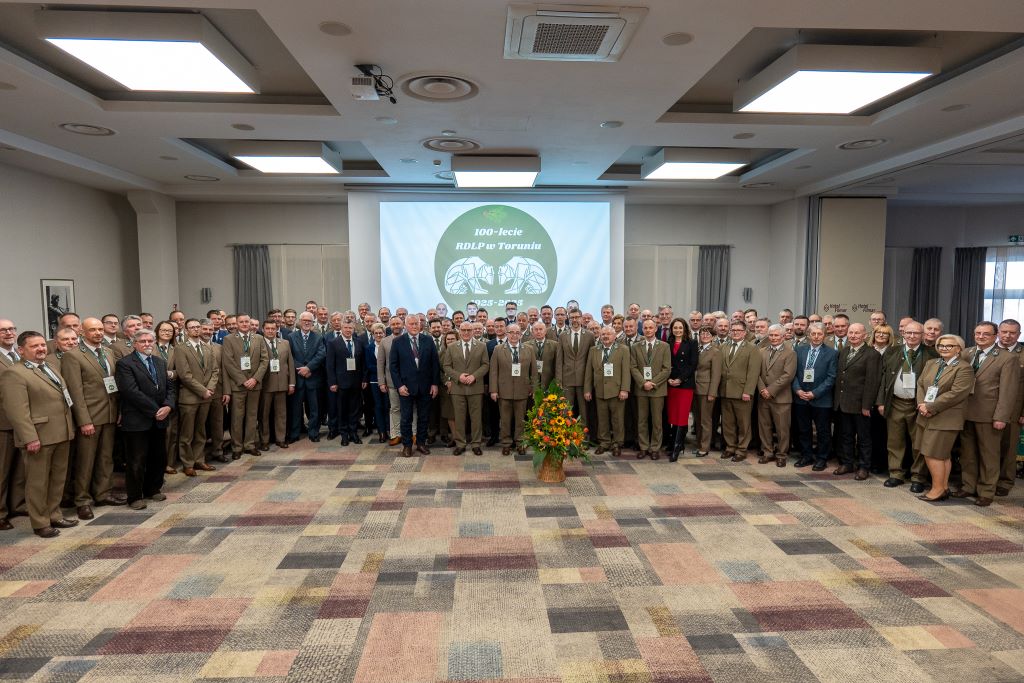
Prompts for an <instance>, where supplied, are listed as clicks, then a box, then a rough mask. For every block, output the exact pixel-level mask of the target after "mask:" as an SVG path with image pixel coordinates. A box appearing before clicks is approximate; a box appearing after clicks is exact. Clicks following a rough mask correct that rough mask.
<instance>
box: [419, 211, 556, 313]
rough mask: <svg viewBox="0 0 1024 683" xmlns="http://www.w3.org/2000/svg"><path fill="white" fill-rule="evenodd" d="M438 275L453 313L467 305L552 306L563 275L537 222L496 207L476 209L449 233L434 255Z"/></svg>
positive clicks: (440, 285) (460, 217) (443, 292)
mask: <svg viewBox="0 0 1024 683" xmlns="http://www.w3.org/2000/svg"><path fill="white" fill-rule="evenodd" d="M434 275H435V277H436V279H437V286H438V288H439V289H440V290H441V293H442V295H443V296H444V300H445V303H447V304H448V305H449V306H450V307H451V308H452V309H453V310H454V309H458V308H461V307H462V306H463V305H465V303H466V302H467V301H476V302H477V303H478V304H480V305H481V306H484V307H490V306H498V307H501V306H504V304H505V302H506V301H515V302H518V304H519V308H520V310H522V309H523V308H527V307H529V306H537V307H540V306H542V305H543V304H545V303H547V301H548V297H549V296H550V294H551V291H552V290H553V289H554V288H555V279H556V277H557V276H558V255H557V254H556V253H555V245H554V243H553V242H552V241H551V237H550V235H548V231H547V230H545V229H544V226H543V225H541V224H540V223H539V222H538V221H537V219H536V218H534V217H533V216H531V215H530V214H528V213H526V212H525V211H522V210H520V209H516V208H513V207H511V206H506V205H503V204H490V205H487V206H480V207H477V208H475V209H470V210H469V211H467V212H465V213H464V214H462V215H461V216H459V217H458V218H456V219H455V220H454V221H452V224H451V225H449V226H448V229H447V230H445V231H444V235H442V236H441V241H440V242H439V243H438V245H437V252H436V253H435V254H434Z"/></svg>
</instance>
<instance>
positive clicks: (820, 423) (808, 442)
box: [793, 402, 832, 465]
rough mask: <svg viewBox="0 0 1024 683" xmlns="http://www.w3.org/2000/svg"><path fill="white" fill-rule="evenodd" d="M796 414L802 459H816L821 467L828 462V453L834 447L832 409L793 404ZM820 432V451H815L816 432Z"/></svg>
mask: <svg viewBox="0 0 1024 683" xmlns="http://www.w3.org/2000/svg"><path fill="white" fill-rule="evenodd" d="M793 412H794V413H796V424H797V428H798V429H799V430H800V432H799V433H800V457H801V458H814V460H815V462H816V463H817V464H819V465H824V464H825V463H826V462H827V461H828V453H829V450H830V449H831V447H832V434H831V431H830V427H831V424H832V409H831V408H824V407H823V408H817V407H815V406H812V405H808V404H807V403H796V402H794V403H793ZM815 429H816V430H817V432H818V450H817V451H815V450H814V430H815Z"/></svg>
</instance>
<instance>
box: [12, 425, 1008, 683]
mask: <svg viewBox="0 0 1024 683" xmlns="http://www.w3.org/2000/svg"><path fill="white" fill-rule="evenodd" d="M318 445H319V446H320V447H319V448H317V449H315V450H314V449H313V448H312V446H313V444H309V443H308V442H302V443H300V444H296V445H295V446H293V447H292V448H291V449H289V450H287V451H278V450H276V449H275V450H274V451H272V452H270V453H268V454H265V455H264V456H263V457H260V458H253V457H249V456H246V457H245V458H244V459H242V460H240V461H238V462H235V463H232V464H230V465H228V466H225V467H223V468H222V469H220V470H218V471H217V472H215V473H212V474H211V475H206V476H201V477H199V478H198V479H186V478H185V477H184V476H182V475H176V476H175V477H172V478H170V482H169V484H168V486H167V487H166V488H165V492H166V493H167V495H168V499H167V501H166V502H164V503H150V506H149V509H148V510H146V511H142V512H132V511H129V510H127V509H125V508H109V507H108V508H100V509H98V510H97V517H96V519H95V520H93V521H92V522H89V523H87V524H83V525H81V526H80V527H78V528H76V529H71V530H66V531H64V532H63V533H62V534H61V536H60V537H59V538H58V539H54V540H42V539H38V538H35V537H34V536H32V535H31V533H29V531H28V523H27V520H26V519H25V518H19V519H17V520H15V521H16V526H17V530H15V531H9V532H3V533H0V680H31V681H55V682H71V681H83V682H85V681H102V682H104V683H109V682H116V681H147V682H148V683H159V682H161V681H191V680H197V681H198V680H202V681H207V680H213V679H216V680H231V681H261V682H265V683H271V682H273V681H316V682H318V683H319V682H321V681H355V682H356V683H391V682H395V683H397V682H406V681H424V682H428V681H429V682H433V681H495V680H501V681H510V682H511V681H516V682H519V683H558V682H564V683H590V682H595V683H597V682H600V683H627V682H635V683H676V682H685V683H695V682H697V681H757V682H758V683H765V682H767V681H787V682H791V683H796V682H800V681H816V680H821V681H844V682H849V681H872V683H875V682H878V681H914V682H918V681H955V682H957V683H964V682H972V681H984V682H986V683H995V682H997V681H1021V680H1024V561H1022V560H1024V547H1022V545H1021V544H1022V542H1024V510H1022V508H1021V500H1022V498H1024V494H1022V493H1021V491H1020V490H1019V489H1018V490H1015V491H1014V492H1013V494H1012V495H1011V497H1010V498H1008V499H1006V498H1002V499H998V500H997V503H996V504H995V505H993V506H992V507H990V508H987V509H983V508H978V507H975V506H973V505H971V504H970V502H956V501H951V502H947V503H945V504H940V505H928V504H926V503H922V502H920V501H918V500H916V499H915V498H914V497H913V496H912V495H911V494H910V493H909V492H908V491H907V489H906V487H903V488H901V489H897V490H890V489H885V488H883V487H882V486H881V480H879V479H874V478H873V479H872V480H871V481H869V482H855V481H853V480H852V479H851V478H849V477H846V478H844V479H842V480H837V479H836V478H834V477H832V476H831V475H828V474H824V473H823V474H820V475H818V474H813V473H811V472H809V471H806V470H801V471H799V472H798V471H796V470H794V469H792V468H786V469H779V468H776V467H774V466H771V465H760V466H759V465H757V464H752V463H751V462H750V461H749V460H748V461H747V462H744V463H740V464H733V463H727V462H723V461H720V460H718V459H716V458H714V455H712V457H710V458H707V459H702V460H695V459H693V458H692V457H689V456H688V457H687V459H685V460H684V461H680V462H679V463H678V464H676V465H671V464H669V463H667V462H666V461H665V460H664V459H662V460H661V461H659V462H653V463H652V462H649V461H642V462H638V461H636V460H634V459H633V458H632V457H631V454H630V455H629V456H628V457H623V458H622V459H621V460H615V461H613V460H609V459H605V458H604V456H602V458H601V459H599V460H597V461H596V462H595V463H594V465H593V466H592V467H584V466H572V467H571V468H570V469H569V478H568V479H567V480H566V482H565V484H564V485H544V484H540V483H539V482H537V481H536V479H535V478H534V476H533V472H532V469H531V466H530V463H529V461H528V458H527V457H518V458H515V459H513V458H502V457H501V456H500V455H499V454H498V451H494V450H487V451H485V453H484V456H483V457H474V456H472V455H468V456H463V457H451V456H448V455H432V456H430V457H426V458H420V459H402V458H397V457H395V456H396V454H397V452H398V449H397V448H392V449H386V448H384V447H381V446H378V445H372V446H369V445H368V446H363V447H352V446H350V447H348V448H345V449H342V448H340V447H339V446H338V442H337V441H334V442H330V443H326V442H324V443H321V444H318ZM436 452H437V451H435V453H436Z"/></svg>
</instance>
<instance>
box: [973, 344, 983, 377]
mask: <svg viewBox="0 0 1024 683" xmlns="http://www.w3.org/2000/svg"><path fill="white" fill-rule="evenodd" d="M981 356H982V354H981V349H977V350H975V352H974V360H973V361H971V367H972V368H974V371H975V372H977V371H978V368H980V367H981Z"/></svg>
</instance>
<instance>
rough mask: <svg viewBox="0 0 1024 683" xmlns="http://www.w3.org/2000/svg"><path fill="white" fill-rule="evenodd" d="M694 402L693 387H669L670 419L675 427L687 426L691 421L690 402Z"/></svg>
mask: <svg viewBox="0 0 1024 683" xmlns="http://www.w3.org/2000/svg"><path fill="white" fill-rule="evenodd" d="M692 402H693V389H677V388H676V387H669V388H668V421H669V423H670V424H672V425H673V426H675V427H685V426H686V425H688V424H689V423H690V404H691V403H692Z"/></svg>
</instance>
